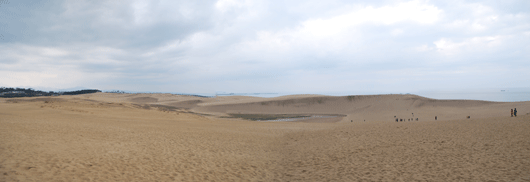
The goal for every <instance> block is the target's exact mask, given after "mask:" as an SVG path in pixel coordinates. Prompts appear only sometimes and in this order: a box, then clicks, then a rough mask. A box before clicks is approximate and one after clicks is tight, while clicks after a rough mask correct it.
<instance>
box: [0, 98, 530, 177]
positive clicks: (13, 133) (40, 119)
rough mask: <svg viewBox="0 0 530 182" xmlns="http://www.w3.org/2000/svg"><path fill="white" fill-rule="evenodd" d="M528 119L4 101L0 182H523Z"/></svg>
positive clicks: (442, 106)
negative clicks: (269, 120) (282, 120)
mask: <svg viewBox="0 0 530 182" xmlns="http://www.w3.org/2000/svg"><path fill="white" fill-rule="evenodd" d="M513 108H517V110H518V111H519V112H518V116H517V117H510V109H513ZM529 113H530V101H526V102H488V101H476V100H435V99H429V98H425V97H420V96H416V95H407V94H405V95H401V94H393V95H359V96H324V95H289V96H281V97H274V98H261V97H249V96H220V97H212V98H204V97H195V96H185V95H172V94H110V93H95V94H84V95H72V96H59V97H31V98H1V99H0V181H529V180H530V142H528V141H530V132H529V131H530V115H529ZM301 116H305V117H306V116H314V117H307V118H306V119H294V120H289V119H287V120H285V122H278V121H277V120H276V121H274V120H271V122H268V120H260V121H257V120H253V118H275V119H278V118H280V119H281V118H285V117H293V118H297V117H301ZM319 116H325V117H319ZM468 116H469V118H468ZM241 117H247V118H246V119H242V118H241ZM435 117H436V119H435ZM396 119H404V120H405V121H403V122H396V121H395V120H396ZM410 119H412V121H409V120H410ZM416 119H417V120H416Z"/></svg>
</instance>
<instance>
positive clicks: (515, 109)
mask: <svg viewBox="0 0 530 182" xmlns="http://www.w3.org/2000/svg"><path fill="white" fill-rule="evenodd" d="M511 114H512V117H513V116H515V117H517V108H514V109H512V111H511Z"/></svg>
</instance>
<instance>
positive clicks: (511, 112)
mask: <svg viewBox="0 0 530 182" xmlns="http://www.w3.org/2000/svg"><path fill="white" fill-rule="evenodd" d="M510 114H511V115H512V117H513V109H512V110H511V111H510Z"/></svg>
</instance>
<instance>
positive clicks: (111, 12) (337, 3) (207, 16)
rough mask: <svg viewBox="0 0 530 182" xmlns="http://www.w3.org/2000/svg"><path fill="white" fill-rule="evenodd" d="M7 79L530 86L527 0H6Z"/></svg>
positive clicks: (13, 82)
mask: <svg viewBox="0 0 530 182" xmlns="http://www.w3.org/2000/svg"><path fill="white" fill-rule="evenodd" d="M0 55H1V56H0V86H4V87H25V88H30V87H31V88H37V89H49V90H52V89H68V88H96V89H100V90H126V91H132V92H178V93H215V92H228V93H230V92H234V93H249V92H262V93H271V92H272V93H338V92H340V93H351V94H355V93H371V92H372V93H399V92H418V91H425V90H465V89H483V88H484V89H485V88H488V89H489V88H520V87H530V1H528V0H504V1H497V0H484V1H479V0H470V1H464V0H444V1H427V0H412V1H407V0H405V1H399V0H396V1H385V0H379V1H378V0H376V1H355V0H345V1H341V0H329V1H321V0H304V1H297V0H292V1H283V0H279V1H275V0H267V1H261V0H218V1H215V0H205V1H203V0H194V1H178V0H169V1H164V0H158V1H157V0H146V1H143V0H131V1H125V0H124V1H114V0H109V1H104V0H90V1H89V0H75V1H71V0H50V1H26V0H16V1H14V0H0Z"/></svg>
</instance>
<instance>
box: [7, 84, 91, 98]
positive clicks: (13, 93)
mask: <svg viewBox="0 0 530 182" xmlns="http://www.w3.org/2000/svg"><path fill="white" fill-rule="evenodd" d="M97 92H101V90H97V89H85V90H77V91H70V92H54V91H49V92H46V91H40V90H34V89H32V88H28V89H26V88H8V87H0V97H8V98H12V97H37V96H59V95H79V94H91V93H97Z"/></svg>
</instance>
